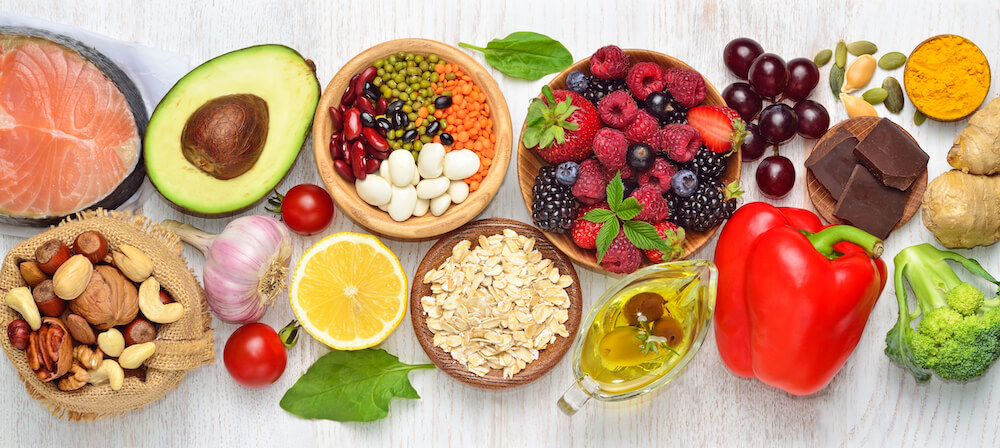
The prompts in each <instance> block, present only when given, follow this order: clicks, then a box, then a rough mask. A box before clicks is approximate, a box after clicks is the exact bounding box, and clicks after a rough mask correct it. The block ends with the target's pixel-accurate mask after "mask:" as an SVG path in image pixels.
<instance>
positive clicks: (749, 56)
mask: <svg viewBox="0 0 1000 448" xmlns="http://www.w3.org/2000/svg"><path fill="white" fill-rule="evenodd" d="M763 52H764V48H763V47H761V46H760V44H758V43H757V41H755V40H753V39H750V38H748V37H740V38H737V39H733V40H731V41H730V42H729V43H728V44H726V48H725V49H724V50H722V60H723V62H725V63H726V67H728V68H729V70H730V71H732V72H733V74H734V75H736V77H738V78H740V79H747V71H749V70H750V66H751V65H753V61H754V59H757V56H760V54H761V53H763Z"/></svg>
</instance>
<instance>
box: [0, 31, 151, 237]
mask: <svg viewBox="0 0 1000 448" xmlns="http://www.w3.org/2000/svg"><path fill="white" fill-rule="evenodd" d="M139 153H140V137H139V130H138V128H137V127H136V121H135V118H134V116H133V115H132V111H131V109H129V104H128V102H127V100H126V98H125V95H124V94H122V92H121V91H120V90H119V89H118V87H116V86H115V84H114V83H112V82H111V80H110V79H108V78H107V77H106V76H105V75H104V73H103V72H102V71H101V70H100V69H99V68H98V67H97V66H95V65H94V64H93V63H91V62H90V61H88V60H87V59H84V58H83V57H82V56H81V55H80V54H79V53H77V52H76V51H74V50H72V49H70V48H67V47H65V46H62V45H60V44H57V43H55V42H52V41H49V40H47V39H43V38H36V37H27V36H17V35H5V34H0V214H4V215H8V216H12V217H21V218H36V217H49V216H64V215H67V214H71V213H73V212H76V211H79V210H83V209H85V208H87V207H89V206H92V205H94V204H96V203H98V202H99V201H100V200H101V199H102V198H105V197H106V196H108V195H109V194H110V193H112V192H113V191H114V190H115V189H116V188H117V187H118V186H119V185H120V184H121V183H122V182H123V181H124V180H125V178H126V176H128V175H129V174H130V173H131V172H132V171H133V170H134V169H135V167H136V164H137V161H138V157H139Z"/></svg>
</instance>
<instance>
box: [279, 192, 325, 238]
mask: <svg viewBox="0 0 1000 448" xmlns="http://www.w3.org/2000/svg"><path fill="white" fill-rule="evenodd" d="M281 218H282V219H283V220H284V221H285V224H286V225H288V228H289V229H292V231H293V232H295V233H298V234H302V235H312V234H314V233H318V232H319V231H321V230H323V229H325V228H326V226H327V225H329V224H330V221H332V220H333V199H331V198H330V194H329V193H327V192H326V190H324V189H323V188H322V187H320V186H317V185H313V184H302V185H296V186H294V187H292V189H291V190H288V193H286V194H285V197H284V199H282V201H281Z"/></svg>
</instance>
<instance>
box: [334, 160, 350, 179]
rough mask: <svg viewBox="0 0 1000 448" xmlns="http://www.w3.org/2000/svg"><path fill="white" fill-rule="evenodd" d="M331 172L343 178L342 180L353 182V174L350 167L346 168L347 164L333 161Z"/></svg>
mask: <svg viewBox="0 0 1000 448" xmlns="http://www.w3.org/2000/svg"><path fill="white" fill-rule="evenodd" d="M333 170H334V171H336V172H337V174H339V175H340V177H342V178H344V180H346V181H348V182H354V173H353V172H352V170H351V167H350V166H347V163H345V162H344V161H343V160H334V161H333Z"/></svg>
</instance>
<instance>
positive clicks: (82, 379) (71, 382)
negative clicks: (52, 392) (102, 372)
mask: <svg viewBox="0 0 1000 448" xmlns="http://www.w3.org/2000/svg"><path fill="white" fill-rule="evenodd" d="M87 381H90V373H89V372H87V369H86V368H84V367H83V366H82V365H80V363H78V362H77V363H73V366H72V367H70V368H69V374H68V375H66V376H64V377H63V378H62V379H61V380H59V390H63V391H70V390H77V389H79V388H81V387H83V386H84V385H86V384H87Z"/></svg>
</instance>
